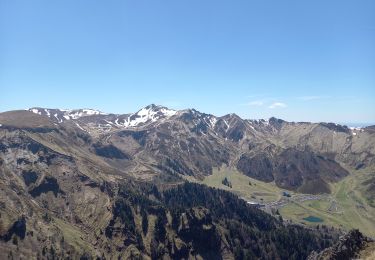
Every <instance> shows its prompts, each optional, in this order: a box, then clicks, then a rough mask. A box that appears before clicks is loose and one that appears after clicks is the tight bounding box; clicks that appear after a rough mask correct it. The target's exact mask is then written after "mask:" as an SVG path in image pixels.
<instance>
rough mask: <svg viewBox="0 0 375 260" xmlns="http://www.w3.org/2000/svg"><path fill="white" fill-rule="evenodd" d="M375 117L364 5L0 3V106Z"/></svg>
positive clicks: (372, 17)
mask: <svg viewBox="0 0 375 260" xmlns="http://www.w3.org/2000/svg"><path fill="white" fill-rule="evenodd" d="M150 103H156V104H162V105H166V106H168V107H171V108H176V109H181V108H188V107H194V108H196V109H198V110H200V111H203V112H207V113H213V114H216V115H223V114H226V113H231V112H234V113H237V114H239V115H240V116H242V117H245V118H268V117H270V116H276V117H279V118H283V119H286V120H295V121H333V122H365V123H367V122H371V123H374V122H375V1H373V0H369V1H366V0H353V1H345V0H330V1H327V0H310V1H301V0H295V1H290V0H283V1H280V0H273V1H271V0H233V1H228V0H227V1H220V0H149V1H145V0H132V1H125V0H118V1H115V0H113V1H93V0H63V1H51V0H45V1H39V0H33V1H30V0H24V1H20V0H0V111H6V110H13V109H22V108H27V107H32V106H42V107H52V108H55V107H59V108H81V107H89V108H96V109H100V110H102V111H105V112H115V113H125V112H133V111H136V110H138V109H139V108H140V107H142V106H145V105H147V104H150Z"/></svg>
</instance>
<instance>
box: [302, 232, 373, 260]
mask: <svg viewBox="0 0 375 260" xmlns="http://www.w3.org/2000/svg"><path fill="white" fill-rule="evenodd" d="M370 241H371V240H370V239H369V238H367V237H365V236H363V234H362V233H361V232H359V231H358V230H351V231H350V232H349V233H348V234H346V235H344V236H342V237H341V238H340V240H339V242H338V243H336V244H335V245H334V246H332V247H329V248H327V249H325V250H323V251H322V252H320V253H316V252H313V253H312V254H311V255H310V256H309V257H308V260H345V259H355V258H356V257H357V256H358V255H359V253H360V251H361V250H362V249H363V248H365V246H366V244H367V243H368V242H370Z"/></svg>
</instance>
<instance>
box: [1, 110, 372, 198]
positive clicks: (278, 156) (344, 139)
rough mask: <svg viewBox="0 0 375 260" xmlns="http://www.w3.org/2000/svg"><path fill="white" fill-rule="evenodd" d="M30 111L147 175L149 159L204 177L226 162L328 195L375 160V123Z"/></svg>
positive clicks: (154, 168) (151, 168)
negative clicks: (335, 185)
mask: <svg viewBox="0 0 375 260" xmlns="http://www.w3.org/2000/svg"><path fill="white" fill-rule="evenodd" d="M29 111H31V112H33V114H35V115H40V116H42V117H43V118H44V119H43V120H47V119H46V118H49V120H51V122H50V123H48V125H49V127H52V126H53V127H57V128H59V126H62V127H70V128H72V129H76V130H75V131H78V132H82V133H83V134H85V135H88V137H90V140H91V141H90V142H89V143H87V144H86V145H87V149H88V150H90V151H95V152H96V153H99V154H100V155H101V156H105V154H106V153H107V154H108V155H107V158H108V159H111V158H112V156H114V155H116V157H117V156H120V157H121V158H128V162H126V163H124V167H125V168H124V169H127V171H130V172H132V173H134V174H136V175H137V174H140V175H143V174H144V172H143V170H142V171H141V173H140V169H139V167H138V166H139V163H142V165H144V166H145V167H146V168H145V171H146V172H150V173H151V172H159V171H164V172H165V171H167V172H171V173H175V174H177V175H181V174H182V175H191V176H194V177H195V178H198V179H200V178H203V177H204V176H205V175H209V174H211V173H212V169H213V167H221V165H223V164H224V165H227V166H229V167H232V168H235V169H237V170H239V171H240V172H242V173H243V174H246V175H248V176H250V177H252V178H256V179H258V180H261V181H266V182H275V183H276V185H278V186H279V187H281V188H285V189H289V190H296V191H300V192H306V193H322V192H323V193H329V192H330V188H329V183H330V182H336V181H339V180H340V179H342V178H344V177H345V176H347V175H348V171H347V170H346V169H345V167H349V168H352V169H361V168H366V167H374V165H375V156H374V154H375V139H374V131H373V130H372V129H373V128H372V127H366V128H348V127H347V126H342V125H339V124H335V123H308V122H287V121H284V120H282V119H277V118H274V117H271V118H270V119H268V120H264V119H260V120H249V119H242V118H241V117H239V116H238V115H236V114H227V115H224V116H221V117H217V116H214V115H211V114H205V113H202V112H199V111H197V110H195V109H185V110H179V111H176V110H172V109H168V108H166V107H163V106H157V105H154V104H151V105H148V106H146V107H144V108H142V109H140V110H139V111H137V112H135V113H129V114H110V113H109V114H108V113H103V112H100V111H98V110H94V109H75V110H59V109H47V108H31V109H29ZM8 113H9V112H8ZM10 113H12V112H10ZM3 114H6V113H3ZM0 115H1V114H0ZM26 117H27V116H26ZM0 119H1V116H0ZM23 121H24V122H26V121H27V120H23ZM32 121H33V122H34V123H35V122H36V120H32ZM0 123H1V120H0ZM51 125H52V126H51ZM301 162H303V163H301ZM109 163H111V164H113V163H115V162H112V161H110V162H109ZM115 164H118V162H116V163H115ZM343 166H345V167H343ZM146 169H147V170H146Z"/></svg>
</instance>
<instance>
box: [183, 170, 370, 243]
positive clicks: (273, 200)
mask: <svg viewBox="0 0 375 260" xmlns="http://www.w3.org/2000/svg"><path fill="white" fill-rule="evenodd" d="M372 175H375V174H374V173H371V174H370V173H368V172H365V171H355V172H352V173H351V175H349V176H348V177H346V178H344V179H343V180H341V181H340V182H338V183H335V184H333V185H332V187H331V189H332V193H331V194H322V195H309V194H301V193H294V192H289V191H285V190H283V189H280V188H279V187H277V186H276V185H275V184H274V183H264V182H261V181H258V180H255V179H252V178H250V177H248V176H245V175H243V174H241V173H239V172H238V171H236V170H233V169H229V168H226V167H223V168H220V169H215V170H214V171H213V174H212V175H210V176H207V177H206V178H205V179H204V180H203V181H202V182H201V183H203V184H206V185H208V186H211V187H215V188H219V189H224V190H228V191H232V192H234V193H235V194H237V195H238V196H240V197H242V198H243V199H244V200H246V201H248V203H249V204H257V205H258V206H259V207H261V208H262V209H264V210H265V211H266V212H268V213H271V214H280V215H281V216H282V217H283V218H284V219H287V220H292V221H293V222H297V223H300V224H303V225H307V226H316V225H317V224H319V225H326V226H334V227H336V228H341V229H344V230H349V229H353V228H354V229H359V230H360V231H361V232H363V233H364V234H366V235H368V236H370V237H375V208H374V207H373V206H371V205H370V203H369V202H368V200H367V199H366V197H365V196H364V194H365V192H364V188H363V186H362V185H361V184H362V183H363V182H364V181H365V180H367V179H369V178H370V177H371V176H372ZM225 178H227V180H228V181H229V183H230V186H231V187H229V186H227V185H224V184H223V183H222V182H223V180H224V179H225ZM189 180H191V181H193V180H192V179H189ZM285 195H287V196H285ZM288 195H290V197H289V196H288Z"/></svg>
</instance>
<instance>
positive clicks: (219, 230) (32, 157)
mask: <svg viewBox="0 0 375 260" xmlns="http://www.w3.org/2000/svg"><path fill="white" fill-rule="evenodd" d="M374 155H375V126H369V127H364V128H349V127H347V126H343V125H339V124H335V123H309V122H287V121H284V120H282V119H277V118H270V119H268V120H263V119H262V120H248V119H242V118H240V117H239V116H237V115H236V114H228V115H224V116H221V117H217V116H214V115H211V114H205V113H202V112H199V111H197V110H195V109H186V110H180V111H176V110H172V109H168V108H166V107H163V106H157V105H149V106H146V107H144V108H142V109H140V110H139V111H138V112H136V113H128V114H110V113H103V112H101V111H98V110H94V109H75V110H63V109H48V108H39V107H34V108H30V109H28V110H17V111H8V112H3V113H0V187H1V190H0V194H1V196H0V199H1V200H0V214H1V215H0V217H1V218H0V251H1V252H2V253H1V254H2V256H4V258H6V257H8V258H12V257H16V258H19V257H21V258H50V259H52V258H60V257H63V256H65V257H67V258H72V259H76V258H82V259H91V258H99V259H114V258H134V259H142V258H144V259H149V258H152V259H156V258H165V259H168V258H172V259H181V258H185V259H187V258H204V259H224V258H225V259H231V258H236V259H244V258H248V259H253V258H262V259H303V258H306V257H307V256H308V255H309V254H310V253H311V252H312V251H313V250H315V251H320V250H322V249H324V248H326V247H328V246H332V245H333V243H335V242H337V239H338V235H339V234H340V231H339V230H334V229H332V230H328V228H324V229H319V230H315V229H310V228H306V227H302V226H300V225H295V224H292V223H287V221H285V220H283V219H282V218H281V217H280V218H274V217H273V216H270V215H268V214H266V213H265V212H263V211H262V210H260V209H258V208H257V207H254V206H249V205H248V204H246V202H245V201H243V200H242V199H240V198H238V197H237V196H235V195H233V194H231V193H228V192H225V191H221V190H217V189H212V188H208V187H206V186H203V185H199V184H194V183H191V182H187V181H186V180H187V179H193V180H196V181H200V180H203V179H204V178H205V177H207V176H210V175H211V174H212V173H213V170H214V169H217V168H221V167H227V168H230V169H235V170H236V171H239V172H240V173H242V174H243V175H246V176H249V177H250V178H252V179H256V180H258V181H262V182H265V183H272V184H274V185H276V186H277V187H279V188H281V189H285V190H289V191H293V192H297V193H305V194H329V193H331V185H332V184H333V183H336V182H339V181H340V180H343V179H345V178H346V177H347V176H349V175H350V174H351V172H352V171H358V170H373V169H374V168H375V167H374V166H375V156H374ZM365 185H366V189H367V192H368V195H369V198H375V189H374V185H373V182H372V181H369V182H368V183H367V184H365Z"/></svg>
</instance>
